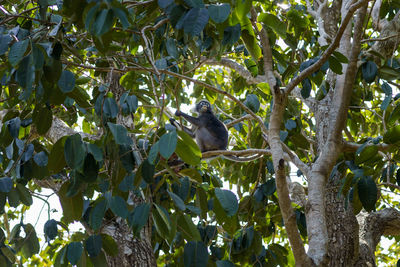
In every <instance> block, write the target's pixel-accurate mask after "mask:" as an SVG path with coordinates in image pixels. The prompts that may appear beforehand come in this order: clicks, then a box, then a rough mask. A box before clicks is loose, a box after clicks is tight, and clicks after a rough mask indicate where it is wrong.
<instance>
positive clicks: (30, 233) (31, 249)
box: [21, 223, 40, 258]
mask: <svg viewBox="0 0 400 267" xmlns="http://www.w3.org/2000/svg"><path fill="white" fill-rule="evenodd" d="M23 227H24V231H25V240H24V242H23V246H22V249H21V250H22V254H23V256H24V257H25V258H30V257H32V256H33V255H35V254H37V253H39V250H40V245H39V240H38V238H37V235H36V231H35V228H33V226H32V225H31V224H30V223H28V224H25V225H24V226H23Z"/></svg>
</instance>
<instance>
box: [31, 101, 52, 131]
mask: <svg viewBox="0 0 400 267" xmlns="http://www.w3.org/2000/svg"><path fill="white" fill-rule="evenodd" d="M32 120H33V123H34V124H35V125H36V130H37V132H38V134H40V135H45V134H46V133H47V131H48V130H49V129H50V127H51V124H52V122H53V113H52V112H51V109H50V108H48V107H46V106H44V107H41V106H40V105H36V107H35V109H34V110H33V114H32Z"/></svg>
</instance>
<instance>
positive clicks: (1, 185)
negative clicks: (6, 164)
mask: <svg viewBox="0 0 400 267" xmlns="http://www.w3.org/2000/svg"><path fill="white" fill-rule="evenodd" d="M11 188H13V181H12V179H11V178H10V177H3V178H0V192H1V193H8V192H10V190H11Z"/></svg>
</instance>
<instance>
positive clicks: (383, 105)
mask: <svg viewBox="0 0 400 267" xmlns="http://www.w3.org/2000/svg"><path fill="white" fill-rule="evenodd" d="M390 101H392V95H386V96H385V99H383V101H382V103H381V110H386V109H387V108H388V106H389V104H390Z"/></svg>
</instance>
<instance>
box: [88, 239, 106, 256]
mask: <svg viewBox="0 0 400 267" xmlns="http://www.w3.org/2000/svg"><path fill="white" fill-rule="evenodd" d="M85 247H86V251H87V252H88V254H89V257H92V258H93V257H97V256H98V255H99V254H100V252H101V247H102V240H101V235H91V236H89V237H88V239H86V241H85Z"/></svg>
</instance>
